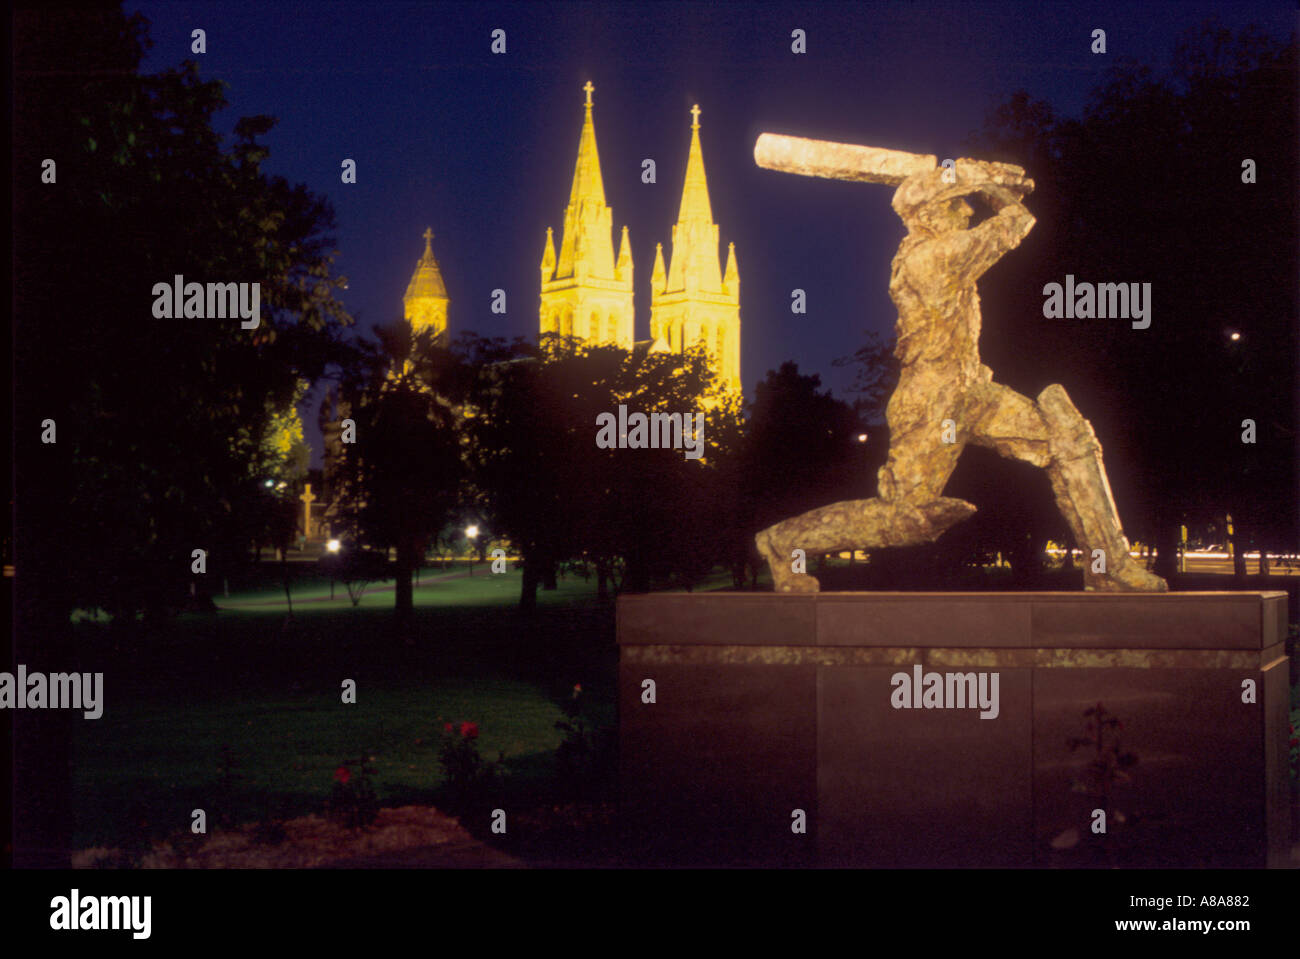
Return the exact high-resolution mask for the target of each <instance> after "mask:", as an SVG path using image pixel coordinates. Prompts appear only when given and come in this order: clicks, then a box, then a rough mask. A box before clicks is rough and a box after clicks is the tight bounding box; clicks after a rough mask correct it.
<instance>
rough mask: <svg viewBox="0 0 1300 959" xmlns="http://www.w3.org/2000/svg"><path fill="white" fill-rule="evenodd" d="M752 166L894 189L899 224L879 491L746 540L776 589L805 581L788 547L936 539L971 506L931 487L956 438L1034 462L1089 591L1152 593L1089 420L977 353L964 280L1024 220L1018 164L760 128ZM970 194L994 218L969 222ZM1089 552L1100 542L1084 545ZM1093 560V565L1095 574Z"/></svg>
mask: <svg viewBox="0 0 1300 959" xmlns="http://www.w3.org/2000/svg"><path fill="white" fill-rule="evenodd" d="M754 159H755V161H756V162H757V163H758V165H759V166H763V167H767V168H769V169H773V170H781V171H784V172H788V173H797V174H801V175H804V176H818V177H826V178H830V179H836V180H855V181H858V182H861V183H881V184H887V185H890V186H895V187H897V189H896V190H895V192H894V198H893V203H892V205H893V208H894V212H896V213H897V214H898V215H899V217H901V218H902V220H903V223H904V224H905V225H906V226H907V231H908V232H907V236H906V237H904V238H903V242H902V243H901V244H900V245H899V248H898V254H897V255H896V256H895V257H894V261H893V269H892V271H891V275H890V282H889V292H890V296H891V297H892V298H893V300H894V303H895V304H896V305H897V307H898V343H897V345H896V346H895V348H894V354H895V355H896V356H897V357H898V359H899V361H900V363H901V366H902V372H901V375H900V377H899V381H898V387H897V389H895V391H894V394H893V396H891V397H890V400H889V404H888V407H887V408H886V411H885V417H886V419H887V421H888V423H889V430H890V448H889V457H888V460H887V461H886V463H885V465H884V466H883V467H881V469H880V472H879V474H878V483H879V495H877V496H876V497H873V498H872V499H865V500H853V501H850V502H843V503H833V504H831V505H830V506H825V507H822V508H820V509H815V510H812V511H811V512H808V513H805V514H803V515H802V516H797V517H794V518H792V519H787V520H784V521H783V522H780V523H777V524H776V525H775V526H771V527H769V528H768V529H765V530H763V531H762V532H761V533H759V534H758V536H757V537H756V538H755V540H756V542H757V544H758V549H759V551H760V553H761V554H762V555H763V558H764V559H766V560H767V563H768V565H769V566H770V567H771V570H772V580H773V583H774V586H775V588H776V589H777V591H778V592H816V591H817V590H818V583H817V580H816V579H815V578H814V577H813V576H811V575H808V574H807V573H795V572H792V564H791V557H792V551H793V550H795V549H802V550H804V551H805V553H826V552H837V551H839V550H845V549H872V548H878V547H886V546H913V545H917V544H920V543H928V542H931V541H933V540H935V539H938V537H939V536H941V535H942V534H943V533H944V532H945V531H946V530H948V529H949V528H950V527H952V526H953V525H955V524H956V523H958V522H960V521H961V520H963V519H966V518H967V517H969V516H971V515H972V514H973V513H974V512H975V506H974V505H972V504H971V503H968V502H966V501H965V500H960V499H954V498H952V497H946V496H944V495H943V488H944V486H945V485H946V484H947V482H948V478H949V477H950V476H951V475H952V472H953V470H954V469H955V468H956V466H957V458H958V457H959V456H960V455H961V451H962V449H963V448H964V447H965V445H966V444H967V443H975V444H976V445H979V446H985V447H988V448H990V449H993V450H995V451H997V452H998V453H999V454H1001V455H1002V456H1006V457H1010V458H1014V459H1019V460H1024V461H1025V462H1027V463H1032V464H1033V465H1034V466H1038V467H1040V468H1042V469H1045V470H1046V471H1047V474H1048V476H1049V477H1050V478H1051V483H1052V491H1053V493H1054V494H1055V497H1056V504H1057V506H1058V508H1059V509H1060V510H1061V512H1062V514H1064V516H1065V519H1066V522H1067V523H1068V524H1069V526H1070V530H1071V532H1072V533H1073V534H1074V539H1075V542H1076V543H1077V544H1078V546H1079V547H1080V548H1081V549H1082V550H1083V553H1084V586H1085V588H1086V589H1091V590H1109V591H1119V590H1151V591H1156V590H1165V589H1166V588H1167V587H1166V584H1165V581H1164V580H1163V579H1161V578H1160V577H1158V576H1155V575H1153V574H1151V573H1149V572H1147V571H1146V570H1145V569H1144V568H1142V566H1141V565H1140V564H1138V563H1137V562H1135V561H1134V560H1133V559H1132V557H1131V556H1130V555H1129V544H1128V540H1126V539H1125V538H1124V533H1123V531H1122V529H1121V527H1120V521H1119V515H1118V513H1117V512H1116V509H1115V501H1114V499H1113V497H1112V496H1111V492H1110V484H1109V482H1108V481H1107V479H1106V470H1105V467H1104V466H1103V465H1102V459H1101V445H1100V444H1099V443H1098V442H1097V437H1096V434H1095V433H1093V430H1092V427H1091V425H1089V423H1088V421H1087V420H1085V419H1084V418H1083V417H1082V416H1081V415H1080V414H1079V411H1078V410H1077V409H1075V406H1074V404H1073V403H1072V402H1071V401H1070V398H1069V396H1067V395H1066V392H1065V389H1064V388H1063V387H1061V386H1059V385H1057V384H1053V385H1051V386H1049V387H1047V388H1046V389H1045V390H1043V391H1042V392H1041V393H1040V394H1039V395H1038V398H1037V399H1036V400H1030V399H1029V398H1028V397H1025V396H1021V395H1020V394H1019V393H1017V392H1015V391H1014V390H1012V389H1010V388H1008V387H1006V386H1003V385H1001V384H999V383H994V382H993V373H992V371H991V370H990V369H989V368H988V367H987V366H985V365H983V364H982V363H981V362H980V358H979V334H980V307H979V294H978V293H977V292H976V287H975V284H976V281H977V280H978V279H979V278H980V276H982V275H983V274H984V272H985V271H987V270H988V269H989V267H991V266H992V265H993V264H994V263H996V262H997V261H998V260H999V259H1000V258H1001V257H1002V256H1003V255H1004V254H1006V253H1007V252H1008V251H1010V250H1012V249H1014V248H1015V247H1016V246H1017V245H1018V244H1019V243H1020V241H1021V240H1023V239H1024V238H1025V236H1026V235H1027V234H1028V233H1029V231H1030V230H1031V229H1032V228H1033V225H1034V217H1033V215H1032V214H1031V213H1030V212H1029V211H1028V210H1027V209H1025V207H1024V205H1023V203H1022V202H1021V201H1022V200H1023V199H1024V197H1025V196H1026V195H1027V194H1028V193H1030V192H1031V191H1032V190H1033V188H1034V181H1033V180H1030V179H1028V178H1027V177H1026V176H1025V171H1024V169H1023V168H1021V167H1018V166H1014V165H1011V164H1006V163H990V162H985V161H980V160H968V159H960V160H957V161H955V163H954V164H953V166H952V167H941V166H940V165H939V163H938V161H937V159H936V158H935V157H934V156H918V155H916V154H911V153H902V152H899V151H895V150H883V149H879V148H875V147H867V146H855V145H851V144H844V143H830V142H827V141H823V140H806V139H801V138H798V137H786V136H777V135H775V134H771V133H764V134H763V135H762V136H760V137H759V138H758V142H757V143H756V144H755V146H754ZM972 194H978V195H979V196H981V197H983V198H984V199H985V200H986V201H987V202H988V204H989V205H990V206H991V207H992V209H993V210H994V213H995V215H994V216H992V217H990V218H989V219H987V220H985V221H984V222H983V223H980V224H979V225H978V226H975V227H973V228H968V224H969V222H970V219H971V216H972V215H973V212H974V211H973V210H972V209H971V207H970V205H969V204H968V203H967V202H966V201H965V199H964V197H967V196H970V195H972ZM1097 551H1100V552H1097ZM1103 570H1104V572H1103Z"/></svg>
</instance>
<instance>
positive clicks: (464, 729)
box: [460, 723, 478, 739]
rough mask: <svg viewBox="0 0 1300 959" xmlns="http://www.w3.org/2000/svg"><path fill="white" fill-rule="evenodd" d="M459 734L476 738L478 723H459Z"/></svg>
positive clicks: (468, 737)
mask: <svg viewBox="0 0 1300 959" xmlns="http://www.w3.org/2000/svg"><path fill="white" fill-rule="evenodd" d="M460 734H461V736H463V737H464V738H466V739H478V723H461V724H460Z"/></svg>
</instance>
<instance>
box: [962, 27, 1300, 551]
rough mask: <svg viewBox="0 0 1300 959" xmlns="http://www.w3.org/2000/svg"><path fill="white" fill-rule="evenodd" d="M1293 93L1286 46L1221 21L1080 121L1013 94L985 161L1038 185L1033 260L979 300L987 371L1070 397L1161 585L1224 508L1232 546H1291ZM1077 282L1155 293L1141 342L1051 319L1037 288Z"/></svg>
mask: <svg viewBox="0 0 1300 959" xmlns="http://www.w3.org/2000/svg"><path fill="white" fill-rule="evenodd" d="M1296 75H1297V44H1296V41H1295V39H1294V37H1293V38H1292V39H1291V41H1290V42H1289V43H1287V44H1285V45H1283V44H1279V43H1276V42H1275V41H1273V40H1271V39H1269V38H1267V37H1266V36H1263V35H1261V34H1258V33H1256V32H1254V31H1252V30H1247V31H1245V32H1243V33H1241V34H1240V35H1237V36H1233V35H1232V34H1231V33H1230V32H1229V31H1228V30H1226V29H1225V28H1223V27H1222V26H1220V25H1219V24H1217V23H1216V22H1213V21H1211V22H1208V23H1206V24H1205V25H1203V26H1201V27H1200V28H1197V29H1194V30H1191V31H1189V32H1188V33H1187V34H1186V35H1185V36H1184V37H1183V38H1182V40H1181V41H1180V42H1179V43H1178V45H1177V47H1176V49H1175V50H1174V55H1173V58H1172V62H1171V65H1170V67H1169V68H1168V69H1166V70H1162V71H1157V70H1156V69H1154V68H1152V67H1149V66H1143V65H1140V64H1136V63H1133V62H1121V63H1120V64H1118V65H1117V66H1116V67H1115V68H1113V69H1112V71H1111V73H1110V74H1109V75H1108V77H1107V78H1106V80H1105V82H1103V83H1102V84H1101V85H1100V86H1099V87H1098V88H1097V89H1096V90H1095V91H1094V93H1093V96H1092V98H1091V100H1090V103H1089V105H1088V107H1087V109H1086V110H1085V112H1084V114H1083V116H1082V118H1080V119H1078V120H1073V119H1067V118H1061V117H1057V116H1056V115H1055V114H1054V113H1053V112H1052V111H1051V109H1050V108H1049V107H1048V106H1047V105H1046V104H1043V103H1041V102H1035V101H1032V100H1030V99H1029V98H1028V97H1027V96H1026V95H1024V94H1018V95H1016V96H1014V97H1012V98H1011V99H1010V100H1009V101H1008V102H1007V103H1005V104H1003V105H1002V106H1001V107H1000V108H999V109H998V110H997V111H995V113H994V114H993V115H992V116H991V117H990V119H989V122H988V123H987V124H986V127H985V130H984V132H983V134H982V135H981V136H980V138H979V140H978V141H977V144H976V148H977V149H978V150H980V151H981V155H983V156H988V157H990V158H993V159H1002V160H1011V161H1013V162H1017V163H1021V164H1022V165H1024V166H1025V167H1026V168H1027V169H1028V170H1029V171H1030V175H1031V176H1033V177H1034V180H1035V182H1036V184H1037V188H1036V189H1035V191H1034V194H1033V195H1032V197H1031V198H1030V207H1031V209H1032V210H1033V211H1034V213H1035V215H1036V216H1037V217H1038V225H1037V226H1036V227H1035V229H1034V232H1033V233H1031V234H1030V236H1029V238H1028V239H1027V240H1026V242H1025V244H1024V245H1023V247H1022V252H1023V254H1024V255H1023V256H1020V255H1018V256H1017V257H1008V258H1007V261H1005V265H1004V264H999V266H998V267H995V268H994V270H993V271H990V274H989V276H988V277H987V278H986V283H985V284H982V286H981V293H982V295H983V298H984V302H985V304H986V310H985V315H986V316H987V317H990V318H992V319H990V321H989V323H988V326H989V328H990V332H991V330H992V328H993V324H994V323H996V324H997V327H998V332H997V334H996V335H995V336H993V335H986V338H985V339H986V342H988V344H989V347H988V348H986V350H985V356H986V361H987V362H988V363H989V365H990V366H991V367H992V368H993V369H994V370H995V372H997V373H998V374H999V378H1000V379H1001V378H1003V377H1004V376H1005V377H1006V380H1007V382H1009V383H1010V384H1011V385H1013V386H1016V387H1017V388H1018V389H1021V391H1022V392H1025V393H1027V394H1028V395H1035V393H1034V390H1035V389H1036V388H1037V389H1041V387H1042V386H1043V385H1046V383H1048V382H1052V381H1057V382H1062V383H1064V384H1066V386H1067V388H1068V389H1069V390H1070V392H1071V394H1072V396H1074V398H1075V400H1076V403H1077V404H1078V405H1079V407H1080V410H1081V411H1082V412H1083V413H1084V415H1085V416H1087V417H1088V418H1089V419H1090V420H1092V422H1093V425H1094V427H1095V428H1096V431H1097V433H1098V435H1099V437H1100V438H1101V441H1102V444H1103V446H1104V447H1105V450H1106V463H1107V467H1108V471H1109V474H1110V480H1111V485H1112V488H1113V490H1114V495H1115V498H1116V501H1117V502H1118V504H1119V507H1120V512H1121V515H1122V516H1123V517H1124V519H1125V521H1126V529H1127V530H1128V531H1129V532H1130V535H1132V534H1133V533H1134V532H1136V533H1137V534H1138V535H1140V536H1141V538H1143V539H1148V540H1149V539H1150V538H1151V537H1152V536H1155V537H1156V538H1157V545H1158V546H1159V560H1160V565H1159V566H1158V567H1157V572H1160V573H1162V575H1169V574H1170V573H1171V572H1173V571H1174V558H1175V550H1174V545H1175V543H1176V541H1177V536H1178V526H1179V525H1180V523H1182V522H1183V521H1184V519H1185V517H1187V516H1189V515H1196V514H1204V513H1206V512H1214V511H1224V510H1225V509H1226V511H1227V512H1229V513H1231V514H1232V516H1233V518H1234V521H1235V522H1236V524H1237V526H1238V533H1239V534H1241V542H1240V543H1239V546H1240V545H1241V544H1244V543H1245V542H1248V541H1250V539H1251V538H1252V536H1253V538H1254V540H1255V541H1256V543H1257V544H1258V545H1272V546H1273V547H1274V548H1279V547H1283V546H1286V545H1290V546H1291V547H1292V548H1294V544H1295V543H1296V542H1297V532H1296V519H1297V517H1296V497H1295V489H1296V486H1297V483H1296V475H1295V464H1296V450H1295V443H1296V426H1297V424H1296V410H1295V405H1294V403H1293V401H1292V400H1293V391H1294V389H1295V381H1294V368H1293V364H1294V359H1295V356H1296V335H1297V316H1296V303H1297V302H1300V260H1298V257H1300V253H1298V252H1297V251H1298V250H1300V246H1298V244H1297V239H1298V237H1297V224H1298V223H1300V216H1298V215H1297V212H1298V211H1297V197H1296V191H1295V187H1294V177H1293V175H1292V174H1293V172H1294V170H1295V169H1296V161H1297V152H1296V150H1297V140H1298V139H1300V137H1298V136H1297V132H1298V131H1297V109H1296ZM1136 157H1149V158H1153V159H1152V161H1151V162H1143V163H1141V164H1140V165H1135V158H1136ZM1247 159H1249V160H1251V161H1253V164H1254V170H1255V174H1254V178H1255V182H1253V183H1249V182H1244V178H1245V176H1246V170H1245V161H1246V160H1247ZM1067 273H1071V274H1073V275H1074V276H1075V277H1076V279H1078V280H1087V281H1091V282H1119V281H1139V282H1146V283H1150V289H1151V298H1152V312H1151V317H1150V319H1151V322H1150V326H1149V327H1148V328H1146V329H1140V330H1139V329H1133V328H1132V325H1131V323H1129V322H1126V321H1124V320H1115V319H1104V320H1103V319H1091V320H1087V319H1085V320H1062V319H1051V320H1049V319H1046V318H1044V317H1043V312H1042V306H1043V297H1042V293H1041V291H1042V290H1043V287H1044V285H1045V284H1046V283H1049V282H1057V283H1060V282H1062V281H1063V280H1064V275H1065V274H1067ZM1234 334H1236V337H1235V338H1234ZM1245 419H1251V420H1253V421H1254V422H1255V425H1256V436H1255V442H1254V443H1253V444H1250V443H1245V442H1243V441H1242V435H1243V433H1244V432H1245V426H1244V424H1243V420H1245ZM1239 552H1240V549H1239ZM1243 571H1244V567H1243Z"/></svg>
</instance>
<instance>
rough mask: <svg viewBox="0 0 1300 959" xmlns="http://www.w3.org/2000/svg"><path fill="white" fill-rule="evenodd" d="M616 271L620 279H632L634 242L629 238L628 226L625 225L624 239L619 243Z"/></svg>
mask: <svg viewBox="0 0 1300 959" xmlns="http://www.w3.org/2000/svg"><path fill="white" fill-rule="evenodd" d="M614 272H615V273H616V274H617V275H618V278H619V279H620V280H629V281H630V280H631V279H632V244H631V242H630V241H629V240H628V238H627V227H626V226H624V227H623V239H622V241H621V242H620V243H619V245H618V265H617V266H615V267H614Z"/></svg>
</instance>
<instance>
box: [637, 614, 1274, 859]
mask: <svg viewBox="0 0 1300 959" xmlns="http://www.w3.org/2000/svg"><path fill="white" fill-rule="evenodd" d="M1285 635H1286V595H1285V594H1284V593H1280V592H1199V593H1165V594H1154V593H1153V594H1132V593H1129V594H1098V593H823V594H815V595H803V596H799V595H796V596H789V595H774V594H764V593H707V594H653V595H644V596H624V597H621V598H620V599H619V605H618V643H619V647H620V649H619V652H620V666H619V670H620V680H619V682H620V720H619V724H620V736H621V756H622V760H621V762H622V769H621V776H622V799H623V805H624V813H625V816H626V817H627V820H628V821H629V823H631V825H632V830H633V832H632V836H631V837H630V838H631V839H632V841H634V842H636V843H638V844H639V849H640V852H641V854H643V855H644V856H645V857H646V858H648V859H649V860H651V861H662V862H665V863H668V862H671V863H683V864H684V863H692V864H714V863H730V864H743V863H750V864H760V863H761V864H790V865H813V864H821V865H858V866H900V867H901V866H955V867H1031V866H1041V867H1051V866H1059V867H1067V868H1072V867H1086V866H1107V865H1111V866H1113V865H1119V866H1174V867H1179V866H1187V867H1195V866H1217V867H1232V866H1265V865H1281V864H1283V863H1284V862H1285V860H1286V858H1287V847H1288V843H1289V831H1290V829H1289V826H1290V824H1289V814H1290V811H1289V782H1288V773H1287V743H1286V740H1287V736H1288V723H1287V714H1288V702H1287V700H1288V685H1287V680H1288V662H1287V659H1286V656H1285V653H1284V648H1283V642H1284V638H1285ZM918 666H919V667H920V675H921V676H922V677H923V681H922V684H921V686H922V689H919V690H917V692H916V700H917V705H916V708H910V707H909V706H908V705H907V703H908V702H909V700H907V699H903V700H902V702H903V703H904V706H903V708H896V706H895V703H896V702H899V701H900V697H902V695H903V691H904V686H905V684H904V683H903V682H901V681H900V680H899V679H898V677H899V676H900V675H902V676H906V677H908V683H910V681H911V679H912V678H913V677H914V676H915V675H917V673H916V669H917V667H918ZM928 674H939V676H940V681H941V682H943V683H944V684H945V685H944V687H943V689H942V692H941V693H940V694H939V696H938V698H935V697H934V696H932V697H931V700H930V705H929V706H927V705H925V702H924V700H923V697H922V691H923V690H924V689H925V688H926V684H927V683H929V688H930V690H931V692H932V693H934V692H935V691H936V690H935V687H934V685H933V681H931V680H928V679H926V678H925V677H927V676H928ZM968 674H969V675H970V683H971V684H976V685H977V683H978V677H979V675H980V674H984V678H985V682H986V686H985V690H986V692H990V691H991V688H992V680H991V677H992V676H993V674H996V675H997V694H998V695H997V715H996V716H995V717H994V716H989V717H988V718H981V712H984V713H985V714H988V713H990V712H992V710H991V709H985V710H981V709H980V708H978V706H977V707H976V708H971V706H970V705H968V704H963V703H962V702H961V699H963V698H964V695H960V694H964V693H965V691H966V689H967V688H968V685H967V675H968ZM949 675H951V676H953V677H956V678H955V679H952V680H949V679H948V678H947V677H948V676H949ZM647 679H649V680H653V681H654V698H655V701H654V702H653V703H646V702H644V701H643V700H644V698H645V697H646V695H647V694H646V692H645V688H646V687H645V680H647ZM1247 680H1250V681H1253V685H1254V692H1253V698H1254V702H1244V701H1243V699H1244V698H1250V697H1249V695H1248V694H1247V687H1248V686H1249V685H1250V684H1249V683H1246V681H1247ZM909 695H910V694H909ZM945 700H946V702H945ZM1098 702H1100V703H1102V704H1103V705H1104V708H1105V710H1106V711H1107V713H1108V714H1109V715H1112V716H1114V717H1116V718H1117V719H1118V720H1119V721H1120V722H1121V723H1122V727H1114V728H1111V729H1109V730H1108V735H1109V734H1110V733H1111V732H1113V733H1115V734H1117V735H1118V736H1119V738H1120V742H1121V744H1122V750H1121V751H1122V752H1132V753H1133V754H1135V755H1136V757H1137V763H1136V765H1133V766H1131V767H1129V768H1128V769H1127V770H1126V771H1127V773H1128V775H1129V781H1127V782H1125V781H1122V780H1121V781H1118V782H1115V783H1114V785H1113V786H1112V787H1111V788H1109V789H1108V791H1107V792H1108V795H1107V798H1106V799H1105V800H1103V799H1102V798H1100V796H1099V795H1098V794H1097V790H1096V789H1095V788H1092V787H1090V786H1089V785H1087V784H1086V782H1085V781H1086V780H1087V778H1088V773H1087V768H1086V767H1087V764H1088V763H1089V762H1090V761H1092V760H1094V759H1096V758H1097V752H1096V749H1095V747H1080V748H1077V749H1075V750H1073V751H1072V750H1071V749H1070V748H1069V746H1068V744H1067V743H1068V740H1069V739H1070V738H1071V737H1080V738H1088V737H1090V736H1093V735H1095V733H1091V732H1090V731H1089V730H1088V722H1089V717H1086V716H1085V715H1084V712H1085V710H1087V709H1089V708H1090V707H1095V706H1096V704H1097V703H1098ZM940 703H941V704H942V705H937V704H940ZM1079 784H1083V785H1079ZM1094 785H1095V784H1094ZM1098 808H1105V809H1106V810H1107V814H1108V821H1107V823H1106V833H1105V834H1104V835H1102V834H1096V833H1094V831H1093V830H1094V823H1095V822H1096V821H1097V817H1096V816H1095V814H1094V812H1093V811H1094V810H1095V809H1098ZM796 810H802V811H803V814H804V816H805V817H806V822H807V831H806V832H805V833H798V832H795V831H793V830H792V824H793V823H795V822H796V821H797V819H798V814H797V813H796ZM1117 813H1118V815H1116V814H1117Z"/></svg>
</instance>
